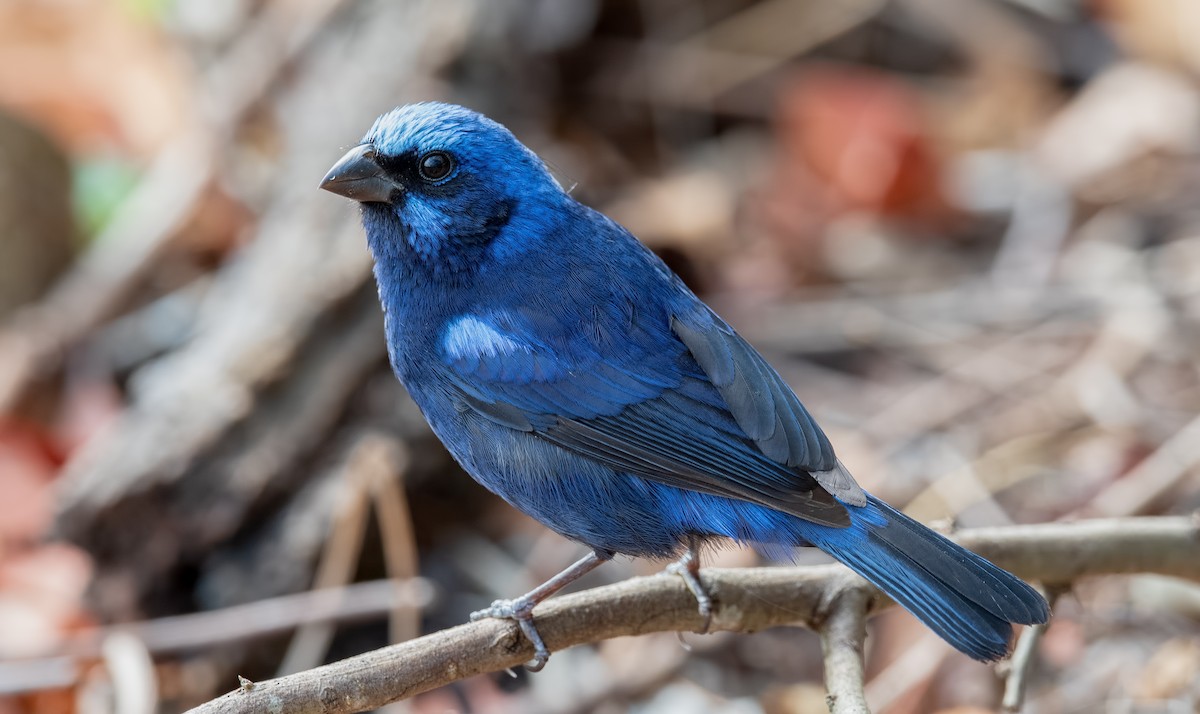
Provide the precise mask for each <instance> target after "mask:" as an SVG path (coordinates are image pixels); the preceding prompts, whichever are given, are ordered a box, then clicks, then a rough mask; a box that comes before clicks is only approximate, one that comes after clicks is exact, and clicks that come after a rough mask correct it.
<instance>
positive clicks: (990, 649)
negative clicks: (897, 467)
mask: <svg viewBox="0 0 1200 714" xmlns="http://www.w3.org/2000/svg"><path fill="white" fill-rule="evenodd" d="M867 499H868V501H867V504H866V505H865V506H863V507H861V508H854V507H850V509H849V510H850V511H851V517H852V520H853V522H854V525H852V526H851V527H850V528H846V529H833V528H820V529H813V530H820V533H809V534H806V537H807V538H808V539H809V540H810V541H811V542H812V543H813V544H814V545H816V546H818V547H820V548H821V549H822V550H825V551H826V552H828V553H829V554H831V555H833V556H834V557H835V558H837V559H838V560H840V561H842V562H843V563H845V564H846V565H847V566H849V567H850V569H851V570H853V571H855V572H856V573H858V574H859V575H861V576H863V577H864V578H866V579H867V580H870V581H871V582H872V583H874V584H875V585H876V586H877V587H879V589H881V590H883V591H884V592H885V593H887V594H888V595H889V596H890V597H891V598H892V599H893V600H895V601H896V602H897V603H899V604H900V605H902V606H903V607H904V608H905V609H906V610H908V611H909V612H911V613H912V614H914V615H916V616H917V618H919V619H920V620H921V621H922V622H924V623H925V624H926V625H928V626H929V628H930V629H932V630H933V631H934V632H936V633H938V634H939V635H941V636H942V638H943V639H945V640H946V641H947V642H949V643H950V644H952V645H954V646H955V647H957V648H958V649H959V650H961V651H963V652H965V653H966V654H968V655H970V656H971V657H974V658H975V659H978V660H983V661H992V660H997V659H1000V658H1001V657H1004V656H1005V655H1006V654H1008V649H1009V642H1010V640H1011V639H1012V624H1011V623H1017V624H1022V625H1031V624H1040V623H1044V622H1046V620H1047V619H1048V618H1049V616H1050V608H1049V606H1048V605H1047V604H1046V600H1045V599H1044V598H1043V597H1042V596H1041V595H1040V594H1038V592H1037V591H1036V590H1034V589H1033V588H1031V587H1030V586H1028V585H1026V584H1025V583H1024V582H1022V581H1021V580H1019V579H1017V578H1016V576H1014V575H1012V574H1011V573H1009V572H1008V571H1005V570H1001V569H1000V568H998V567H996V566H995V565H992V564H991V563H989V562H988V561H986V560H984V559H983V558H981V557H979V556H978V555H975V554H974V553H972V552H971V551H969V550H967V549H965V548H963V547H962V546H959V545H957V544H955V543H953V542H951V541H950V540H948V539H946V538H944V537H943V536H941V535H939V534H938V533H935V532H934V531H932V530H930V529H929V528H926V527H925V526H923V525H921V524H920V523H917V522H916V521H914V520H913V519H911V518H909V517H908V516H906V515H904V514H903V513H900V512H899V511H896V510H895V509H893V508H892V507H891V506H888V505H887V504H886V503H883V502H882V501H880V500H878V499H876V498H875V497H874V496H870V495H868V496H867Z"/></svg>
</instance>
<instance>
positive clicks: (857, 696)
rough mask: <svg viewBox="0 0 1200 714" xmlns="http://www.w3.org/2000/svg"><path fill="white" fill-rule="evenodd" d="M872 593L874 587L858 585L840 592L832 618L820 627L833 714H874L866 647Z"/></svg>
mask: <svg viewBox="0 0 1200 714" xmlns="http://www.w3.org/2000/svg"><path fill="white" fill-rule="evenodd" d="M859 582H861V581H859ZM871 594H872V593H871V590H870V588H868V587H865V586H863V585H860V584H858V583H855V584H852V585H851V586H849V587H847V588H845V589H842V590H840V591H838V592H837V594H836V595H835V596H834V599H833V603H832V604H831V605H830V608H829V616H828V617H827V618H826V619H825V621H824V622H822V623H821V624H820V626H819V627H818V629H819V631H820V633H821V650H822V651H823V652H824V653H825V691H826V692H827V694H826V695H825V701H826V703H827V704H828V705H829V711H830V714H870V711H871V710H870V709H869V708H868V707H867V698H866V694H865V689H864V688H865V682H866V675H865V673H864V671H863V670H864V665H863V648H864V647H865V645H866V640H867V611H868V609H869V608H870V600H871Z"/></svg>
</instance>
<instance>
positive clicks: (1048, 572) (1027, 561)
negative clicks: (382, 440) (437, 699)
mask: <svg viewBox="0 0 1200 714" xmlns="http://www.w3.org/2000/svg"><path fill="white" fill-rule="evenodd" d="M958 540H959V541H960V542H962V543H963V544H964V545H966V546H967V547H969V548H971V549H973V550H975V551H977V552H979V553H981V554H983V555H985V556H987V557H989V558H991V559H993V560H994V561H995V562H996V563H997V564H998V565H1001V566H1002V567H1006V568H1008V569H1010V570H1012V571H1013V572H1015V573H1017V574H1018V575H1021V576H1023V577H1026V578H1029V579H1041V580H1047V581H1050V582H1053V583H1065V582H1070V581H1073V580H1075V579H1077V578H1080V577H1085V576H1089V575H1103V574H1111V573H1132V572H1151V573H1159V574H1167V575H1174V576H1177V577H1183V578H1189V579H1192V580H1200V557H1197V555H1198V553H1200V520H1198V519H1196V518H1188V517H1177V518H1143V519H1112V520H1096V521H1088V522H1083V523H1074V524H1048V525H1040V526H1014V527H1009V528H989V529H979V530H975V531H969V532H963V533H961V534H960V535H959V536H958ZM847 577H848V575H847V572H846V570H845V568H843V567H842V566H838V565H830V566H818V567H811V568H757V569H735V570H724V569H707V570H705V584H706V585H708V586H709V588H710V590H711V591H712V593H713V595H714V599H715V600H716V601H717V602H719V603H721V607H720V608H718V610H717V612H716V613H715V615H714V617H713V621H712V623H711V627H712V629H713V630H729V631H735V632H753V631H756V630H760V629H763V628H765V627H773V626H778V625H783V624H801V625H808V626H811V625H812V624H813V623H817V622H820V621H822V619H823V615H825V614H826V609H825V608H824V607H823V604H824V603H827V602H828V601H829V596H830V592H832V591H834V589H837V588H844V587H846V579H847ZM864 588H865V586H864ZM868 592H873V591H871V590H868ZM885 602H886V598H881V597H876V598H872V599H871V601H870V611H871V612H873V611H875V610H877V609H879V608H880V607H881V606H882V604H883V603H885ZM537 623H538V629H539V631H540V632H541V634H542V637H543V638H544V639H545V641H546V644H547V646H549V648H550V649H551V650H561V649H564V648H567V647H572V646H574V645H579V644H584V643H589V642H599V641H601V640H607V639H611V638H613V637H624V636H631V635H643V634H647V633H650V632H672V631H674V632H679V631H687V630H694V629H696V628H698V627H700V625H701V624H702V623H701V617H700V615H699V614H698V613H697V611H696V603H695V599H694V598H693V596H692V595H691V593H690V592H688V590H687V588H686V587H685V585H684V584H683V582H682V581H681V580H680V579H678V578H661V577H648V578H634V579H632V580H628V581H625V582H622V583H618V584H616V585H610V586H606V587H601V588H596V589H593V590H588V591H585V592H582V593H578V594H574V595H567V596H563V597H560V598H555V599H552V600H550V601H548V602H547V603H545V604H544V605H542V606H541V607H540V608H539V609H538V612H537ZM531 654H532V648H531V646H530V645H529V643H528V642H525V641H524V640H522V639H521V638H520V637H518V635H517V629H516V627H515V626H514V625H513V624H512V623H509V622H503V621H499V620H482V621H479V622H473V623H470V624H466V625H460V626H458V627H454V628H451V629H448V630H442V631H441V632H436V633H433V634H431V635H426V636H425V637H420V638H417V639H415V640H410V641H408V642H405V643H402V644H399V645H393V646H391V647H385V648H383V649H379V650H374V651H372V652H368V653H366V654H362V655H359V656H357V657H351V658H349V659H346V660H342V661H341V662H335V663H333V664H329V665H326V666H323V667H318V668H316V669H312V670H308V671H306V672H300V673H298V674H294V675H291V676H288V677H283V678H281V679H275V680H271V681H268V682H260V683H257V684H256V685H255V687H254V689H253V690H252V691H249V692H232V693H230V694H227V695H225V696H223V697H220V698H218V699H215V700H213V701H211V702H208V703H206V704H204V705H201V706H199V707H197V708H195V709H193V710H192V714H218V713H221V714H226V713H232V712H258V711H272V712H277V713H278V714H307V713H309V712H314V713H315V712H321V713H322V714H333V713H335V712H336V713H343V712H359V711H366V710H368V709H373V708H376V707H379V706H382V705H384V704H386V703H388V702H392V701H396V700H399V699H404V698H406V697H411V696H414V695H417V694H420V693H421V692H426V691H429V690H431V689H434V688H436V687H440V686H443V685H445V684H449V683H450V682H454V681H458V680H460V679H465V678H467V677H470V676H473V675H476V674H482V673H485V672H495V671H500V670H503V669H507V668H509V667H514V666H516V665H518V664H520V663H521V662H524V661H526V660H528V659H529V657H530V656H531Z"/></svg>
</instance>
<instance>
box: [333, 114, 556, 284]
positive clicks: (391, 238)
mask: <svg viewBox="0 0 1200 714" xmlns="http://www.w3.org/2000/svg"><path fill="white" fill-rule="evenodd" d="M321 188H323V189H325V190H327V191H332V192H333V193H336V194H340V195H342V196H345V197H347V198H352V199H354V200H356V201H358V202H360V203H361V204H362V207H363V223H364V225H365V227H366V230H367V240H368V242H369V243H370V246H371V250H372V252H373V253H374V254H375V257H376V260H386V259H393V260H395V259H400V260H416V261H420V262H422V263H424V264H426V265H428V266H429V267H431V268H434V269H449V270H452V271H460V270H463V269H467V268H470V267H472V266H473V265H475V264H476V263H477V262H478V261H479V260H480V259H481V256H483V255H484V254H485V252H486V251H488V250H489V249H490V248H491V247H492V244H493V242H494V241H495V240H496V239H497V237H498V236H500V234H501V233H502V232H503V230H504V228H505V227H506V226H508V225H509V224H510V223H511V222H512V221H513V220H514V217H515V216H517V215H519V214H524V215H525V217H526V218H529V217H532V216H534V215H537V214H545V213H551V212H552V211H551V210H548V209H550V207H551V204H552V203H553V202H554V201H557V200H561V199H562V197H563V196H564V194H563V193H562V190H561V188H560V187H559V186H558V184H557V182H555V180H554V178H553V177H551V175H550V173H549V172H548V171H547V170H546V167H545V165H544V164H543V163H542V161H541V159H539V158H538V157H537V155H536V154H534V153H533V152H532V151H530V150H529V149H527V148H525V146H524V145H522V144H521V143H520V142H519V141H517V139H516V137H514V136H513V135H512V133H511V132H509V131H508V129H505V128H504V127H503V126H501V125H499V124H497V123H496V122H494V121H492V120H490V119H488V118H487V117H485V116H483V115H481V114H478V113H476V112H473V111H471V110H469V109H464V108H462V107H459V106H454V105H450V104H440V103H434V102H427V103H421V104H409V105H406V106H402V107H398V108H396V109H394V110H392V111H391V112H388V113H387V114H384V115H383V116H381V117H379V119H377V120H376V121H375V125H374V126H372V127H371V130H370V131H369V132H367V135H366V136H365V137H363V140H362V143H360V144H359V145H358V146H356V147H354V148H353V149H351V150H350V151H349V152H347V153H346V155H345V156H343V157H342V158H341V159H340V160H339V161H338V162H337V163H336V164H335V165H334V166H333V168H332V169H330V170H329V173H328V174H326V176H325V178H324V180H323V181H322V182H321Z"/></svg>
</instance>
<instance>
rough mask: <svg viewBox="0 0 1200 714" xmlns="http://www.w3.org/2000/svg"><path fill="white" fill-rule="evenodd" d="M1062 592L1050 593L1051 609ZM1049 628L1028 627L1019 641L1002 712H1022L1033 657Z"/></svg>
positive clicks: (1008, 679) (1006, 680)
mask: <svg viewBox="0 0 1200 714" xmlns="http://www.w3.org/2000/svg"><path fill="white" fill-rule="evenodd" d="M1060 592H1061V591H1060V590H1059V589H1057V588H1056V589H1054V590H1052V591H1050V594H1049V598H1048V600H1049V602H1050V607H1051V608H1053V607H1054V605H1055V603H1056V602H1058V595H1059V593H1060ZM1047 626H1048V625H1046V624H1043V625H1034V626H1033V627H1026V628H1025V630H1024V632H1022V633H1021V637H1020V638H1019V639H1018V640H1017V647H1016V649H1015V650H1014V651H1013V656H1012V659H1011V660H1009V662H1008V666H1009V672H1008V677H1007V678H1006V679H1005V682H1004V697H1003V699H1002V700H1001V703H1000V709H1001V711H1003V712H1006V713H1008V714H1014V713H1015V712H1019V711H1021V706H1022V704H1023V703H1024V702H1025V682H1026V680H1027V679H1028V677H1029V671H1030V669H1032V668H1033V655H1034V653H1035V652H1037V648H1038V644H1039V643H1040V642H1041V641H1042V635H1044V634H1045V633H1046V627H1047Z"/></svg>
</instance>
